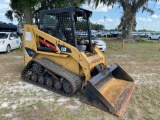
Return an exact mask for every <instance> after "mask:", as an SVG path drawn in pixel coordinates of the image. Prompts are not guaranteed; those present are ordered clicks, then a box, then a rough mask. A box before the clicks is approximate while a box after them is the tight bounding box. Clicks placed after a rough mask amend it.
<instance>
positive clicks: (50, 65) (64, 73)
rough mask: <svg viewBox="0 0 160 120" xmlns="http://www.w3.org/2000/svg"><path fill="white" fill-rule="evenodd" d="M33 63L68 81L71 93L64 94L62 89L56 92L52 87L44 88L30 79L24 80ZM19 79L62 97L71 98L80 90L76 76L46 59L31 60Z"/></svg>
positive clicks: (80, 85) (79, 82)
mask: <svg viewBox="0 0 160 120" xmlns="http://www.w3.org/2000/svg"><path fill="white" fill-rule="evenodd" d="M33 63H38V64H40V65H41V66H43V67H44V68H45V69H47V70H48V71H50V72H52V73H53V74H56V75H58V76H61V77H63V78H65V79H66V80H68V81H69V82H70V83H71V85H72V88H73V90H72V92H71V93H67V92H65V91H64V90H63V89H61V90H56V89H55V88H54V87H53V88H50V87H48V86H46V85H45V84H39V83H38V82H33V81H32V80H31V79H27V78H25V74H26V72H28V71H29V70H31V67H32V64H33ZM21 77H22V79H23V80H24V81H26V82H29V83H31V84H34V85H37V86H40V87H43V88H46V89H48V90H51V91H53V92H55V93H58V94H61V95H64V96H71V95H73V94H74V93H75V92H77V91H78V90H80V89H81V87H82V80H81V78H80V77H79V76H77V75H76V74H74V73H72V72H70V71H68V70H66V69H64V68H62V67H61V66H59V65H57V64H56V63H54V62H52V61H50V60H48V59H46V58H36V59H33V60H31V61H30V62H29V63H28V64H27V65H26V66H25V68H24V69H23V71H22V73H21Z"/></svg>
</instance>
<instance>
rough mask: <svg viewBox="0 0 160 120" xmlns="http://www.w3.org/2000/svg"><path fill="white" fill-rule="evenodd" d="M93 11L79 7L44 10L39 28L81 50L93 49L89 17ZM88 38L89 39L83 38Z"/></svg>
mask: <svg viewBox="0 0 160 120" xmlns="http://www.w3.org/2000/svg"><path fill="white" fill-rule="evenodd" d="M91 15H92V12H91V11H88V10H84V9H82V8H78V7H70V8H58V9H51V10H43V11H41V12H40V13H39V17H40V20H39V26H38V27H39V29H40V30H42V31H44V32H46V33H48V34H50V35H52V36H54V37H56V38H58V39H60V40H63V41H64V42H67V43H68V44H71V45H72V46H74V47H76V48H77V49H78V50H79V51H92V43H91V40H90V36H91V29H90V21H89V17H90V16H91ZM84 36H85V38H87V40H85V39H83V38H84Z"/></svg>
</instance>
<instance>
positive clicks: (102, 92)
mask: <svg viewBox="0 0 160 120" xmlns="http://www.w3.org/2000/svg"><path fill="white" fill-rule="evenodd" d="M134 88H135V83H134V81H133V79H132V78H131V77H130V76H129V75H128V74H127V73H126V72H125V71H124V70H123V69H122V68H121V67H120V66H118V65H117V64H114V65H112V66H110V67H108V68H107V69H105V70H104V71H103V72H101V73H99V74H98V75H96V76H94V77H93V78H92V79H91V80H89V81H88V83H87V86H86V89H85V93H84V96H85V97H86V98H87V100H88V101H90V102H96V103H98V104H99V105H100V106H103V108H105V109H107V110H109V112H111V113H112V114H115V115H116V116H119V117H120V116H121V115H122V113H123V111H124V109H125V106H126V104H127V102H128V100H129V98H130V97H131V94H132V92H133V90H134Z"/></svg>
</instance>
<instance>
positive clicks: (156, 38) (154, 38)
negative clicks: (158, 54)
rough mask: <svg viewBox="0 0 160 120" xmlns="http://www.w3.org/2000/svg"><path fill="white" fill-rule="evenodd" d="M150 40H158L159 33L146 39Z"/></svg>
mask: <svg viewBox="0 0 160 120" xmlns="http://www.w3.org/2000/svg"><path fill="white" fill-rule="evenodd" d="M148 39H150V40H160V33H156V34H152V35H150V36H149V37H148Z"/></svg>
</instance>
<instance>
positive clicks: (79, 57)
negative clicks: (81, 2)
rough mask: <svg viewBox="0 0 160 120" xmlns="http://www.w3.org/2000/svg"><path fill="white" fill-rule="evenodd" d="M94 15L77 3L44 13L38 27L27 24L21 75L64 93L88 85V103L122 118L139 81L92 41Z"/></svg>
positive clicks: (25, 78)
mask: <svg viewBox="0 0 160 120" xmlns="http://www.w3.org/2000/svg"><path fill="white" fill-rule="evenodd" d="M91 15H92V12H90V11H88V10H85V9H81V8H78V7H70V8H57V9H51V10H43V11H41V12H40V13H39V25H38V26H36V25H25V26H24V36H23V44H24V63H25V68H24V69H23V71H22V73H21V76H22V79H23V80H24V81H26V82H30V83H32V84H35V85H38V86H41V87H44V88H46V89H49V90H52V91H54V92H56V93H58V94H61V95H64V96H71V95H73V94H74V93H76V92H77V91H79V90H80V89H84V96H85V97H86V98H87V100H88V101H90V102H96V103H97V104H98V105H100V106H103V107H104V108H106V109H108V110H109V111H110V112H111V113H112V114H115V115H117V116H121V114H122V112H123V110H124V108H125V106H126V103H127V101H128V100H129V98H130V96H131V94H132V92H133V90H134V88H135V83H134V80H133V79H132V78H131V77H130V76H129V75H128V74H127V73H126V72H125V71H124V70H123V69H122V68H121V67H120V66H118V65H117V64H114V65H111V66H109V67H107V60H106V56H105V55H104V53H103V52H101V50H100V49H99V48H98V47H97V46H96V43H92V41H91V39H90V38H91V29H90V27H91V26H90V22H89V18H90V16H91Z"/></svg>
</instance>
